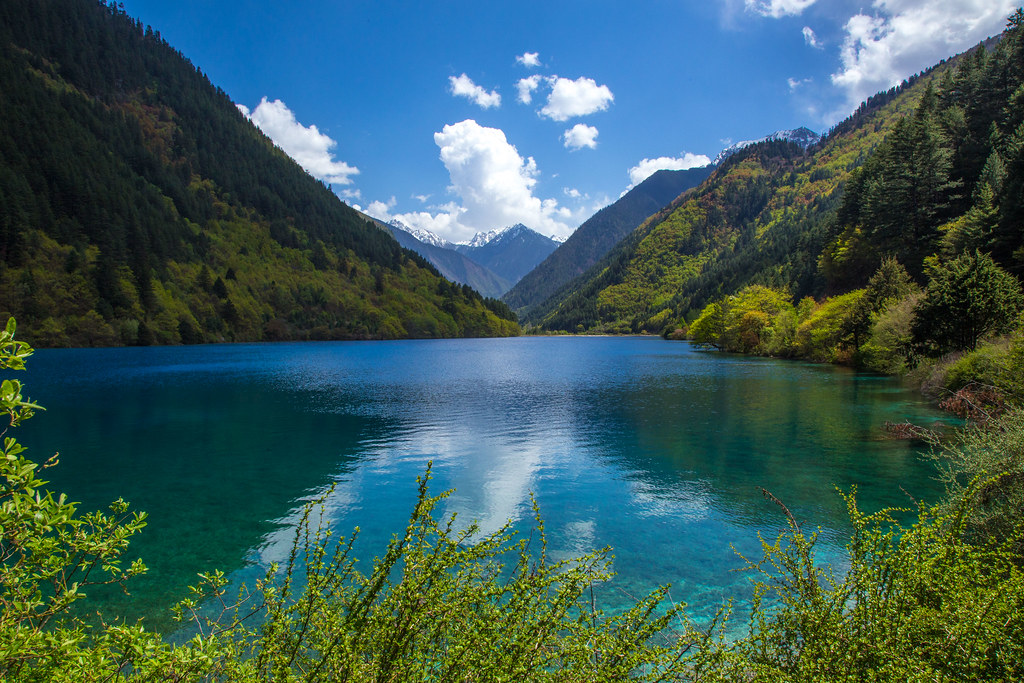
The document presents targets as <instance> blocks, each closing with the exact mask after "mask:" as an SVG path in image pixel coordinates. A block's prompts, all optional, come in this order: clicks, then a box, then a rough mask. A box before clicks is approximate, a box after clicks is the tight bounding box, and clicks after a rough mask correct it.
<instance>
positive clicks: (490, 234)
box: [456, 228, 512, 247]
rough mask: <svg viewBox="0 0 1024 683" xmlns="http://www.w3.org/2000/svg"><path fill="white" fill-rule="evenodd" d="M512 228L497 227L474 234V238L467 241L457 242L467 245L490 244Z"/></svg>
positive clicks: (479, 245) (480, 245)
mask: <svg viewBox="0 0 1024 683" xmlns="http://www.w3.org/2000/svg"><path fill="white" fill-rule="evenodd" d="M511 229H512V228H495V229H494V230H488V231H487V232H478V233H477V234H475V235H473V239H471V240H469V241H467V242H457V243H456V244H458V245H460V246H466V247H482V246H484V245H486V244H490V243H491V242H493V241H494V240H496V239H497V238H498V237H499V236H501V235H502V234H504V233H506V232H508V231H509V230H511Z"/></svg>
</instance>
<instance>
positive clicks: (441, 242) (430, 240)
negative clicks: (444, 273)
mask: <svg viewBox="0 0 1024 683" xmlns="http://www.w3.org/2000/svg"><path fill="white" fill-rule="evenodd" d="M388 225H390V226H391V227H392V228H398V229H399V230H404V231H405V232H407V233H409V234H410V235H412V236H413V237H415V238H416V239H418V240H419V241H420V242H423V243H424V244H432V245H433V246H435V247H441V248H442V249H448V248H450V247H451V242H449V241H448V240H446V239H444V238H443V237H440V236H438V235H435V234H434V233H432V232H430V231H429V230H421V229H419V228H411V227H409V226H408V225H406V224H405V223H403V222H402V221H400V220H398V219H397V218H396V219H394V220H392V221H389V222H388Z"/></svg>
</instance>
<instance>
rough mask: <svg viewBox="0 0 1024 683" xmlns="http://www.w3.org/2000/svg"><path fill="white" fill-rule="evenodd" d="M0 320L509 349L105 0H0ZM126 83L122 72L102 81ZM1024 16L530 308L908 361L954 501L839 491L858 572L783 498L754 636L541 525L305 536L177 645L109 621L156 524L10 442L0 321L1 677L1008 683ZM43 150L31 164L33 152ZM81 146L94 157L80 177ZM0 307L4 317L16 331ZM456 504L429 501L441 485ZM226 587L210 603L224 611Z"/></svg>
mask: <svg viewBox="0 0 1024 683" xmlns="http://www.w3.org/2000/svg"><path fill="white" fill-rule="evenodd" d="M0 58H2V59H0V101H2V102H3V109H4V111H5V116H4V117H2V120H0V192H2V193H3V196H0V291H2V292H3V298H2V300H0V308H2V309H3V311H4V312H5V313H11V314H15V315H16V316H17V317H18V318H19V319H20V320H22V323H23V327H22V334H23V335H24V333H25V332H27V333H28V336H29V338H31V339H33V340H35V341H36V343H39V344H41V345H46V346H61V345H117V344H151V343H156V344H160V343H164V344H171V343H191V342H205V341H221V340H224V341H231V340H236V341H240V340H283V339H342V338H346V339H348V338H394V337H409V336H414V337H441V336H466V335H479V336H486V335H498V334H503V335H504V334H515V333H517V332H518V329H519V328H518V325H517V323H516V320H515V316H514V314H513V313H512V312H511V310H510V309H509V308H508V306H507V305H505V304H504V303H502V302H499V301H495V300H491V299H486V298H483V297H481V296H479V294H477V293H476V292H474V291H473V290H472V289H470V288H468V287H460V286H455V285H452V284H451V283H449V282H447V281H446V280H444V279H443V278H441V277H440V276H439V275H438V274H437V272H436V271H435V270H434V269H433V268H431V267H430V266H429V265H428V264H426V263H425V262H424V261H423V260H422V259H420V258H419V257H418V256H416V255H415V254H412V253H411V252H407V251H404V250H402V249H401V248H399V247H398V246H397V244H395V243H394V241H393V240H392V239H391V238H390V237H389V236H387V235H386V234H385V233H383V232H382V231H380V230H378V229H377V228H375V227H374V226H373V225H371V224H368V223H367V222H366V221H364V220H363V219H362V218H361V217H360V216H359V215H358V214H356V213H354V212H352V211H350V210H348V209H347V207H344V205H343V204H341V203H340V202H338V201H337V200H336V198H335V197H334V196H333V195H332V193H331V192H330V189H329V188H328V187H325V186H323V185H322V184H319V183H317V182H316V181H314V180H312V179H311V178H309V177H308V176H307V175H305V174H304V173H303V172H302V171H301V169H299V168H298V167H297V166H296V165H295V164H294V163H292V162H291V161H290V160H289V159H287V158H286V157H285V155H283V153H281V152H280V151H279V150H276V149H275V148H274V147H273V146H272V144H271V143H270V142H269V140H267V139H266V138H265V137H263V136H261V135H260V134H259V133H258V132H257V131H256V130H255V129H254V128H253V127H252V126H248V125H247V124H246V123H245V122H244V120H243V119H242V117H241V115H240V114H239V112H238V111H237V109H235V108H234V106H233V105H232V104H231V103H230V101H229V100H228V98H227V97H226V95H225V94H224V93H223V92H221V91H219V90H218V89H216V88H215V87H214V86H212V85H211V84H210V83H209V81H208V80H207V79H206V78H205V76H203V75H202V74H201V73H200V72H198V70H196V69H195V68H194V67H192V65H191V64H189V63H188V62H187V60H185V59H184V58H183V57H182V56H181V55H180V54H178V53H176V52H175V51H174V50H173V49H172V48H170V46H168V45H167V44H166V43H165V42H164V41H162V39H161V38H160V36H159V34H158V33H156V32H154V31H152V29H150V28H148V27H146V28H144V27H142V26H141V25H140V24H138V23H137V22H134V21H133V20H131V19H130V18H128V17H127V16H125V15H124V13H123V11H122V10H119V9H118V8H117V7H116V6H115V5H113V4H111V5H105V4H102V3H89V2H75V1H73V0H32V1H31V2H29V1H27V0H19V1H13V2H8V3H4V4H3V6H2V7H0ZM111 74H116V78H113V79H111V78H110V75H111ZM1022 105H1024V12H1022V11H1020V10H1018V11H1017V12H1016V13H1015V14H1014V15H1013V16H1012V17H1011V18H1010V22H1009V25H1008V28H1007V31H1006V33H1005V34H1003V36H1001V38H1000V39H999V40H996V41H993V42H991V43H989V44H985V45H981V46H979V47H978V48H977V49H975V50H973V51H971V52H970V53H967V54H965V55H961V56H959V57H957V58H955V59H952V60H950V61H948V62H946V63H944V64H941V65H939V66H937V67H935V68H934V69H931V70H929V71H927V72H925V73H923V74H920V75H919V76H917V77H915V78H913V79H910V80H908V82H906V83H905V84H904V85H903V86H901V87H899V88H895V89H893V90H892V91H890V92H888V93H882V94H880V95H878V96H876V97H874V98H872V99H871V100H869V101H868V102H867V103H865V105H864V106H863V107H862V108H861V109H860V110H858V111H857V112H856V113H855V114H854V115H853V116H852V117H851V118H850V119H849V120H847V121H845V122H843V123H841V124H839V125H838V126H837V127H836V128H835V129H834V130H833V131H831V133H830V134H829V135H828V136H826V138H825V140H824V141H823V142H822V143H820V145H818V146H817V147H815V148H813V149H812V150H810V151H809V152H805V151H804V150H802V149H800V148H798V147H796V146H794V145H791V144H788V143H785V142H779V141H773V142H768V143H763V144H759V145H754V146H752V147H751V148H749V149H747V150H744V151H743V152H741V153H738V154H736V155H734V156H733V157H731V158H730V159H728V160H727V161H726V162H724V163H723V164H722V165H721V166H720V167H719V168H717V169H716V170H715V171H714V173H713V174H712V176H711V177H710V178H709V179H708V180H707V181H706V182H705V183H703V184H702V185H701V186H700V187H697V188H694V189H692V190H688V191H687V192H685V193H684V194H683V195H681V196H680V197H678V198H677V199H675V200H674V201H673V202H672V203H671V204H669V205H668V206H667V207H665V208H664V209H662V210H661V211H659V212H658V213H656V214H655V215H654V216H652V217H651V218H649V219H648V220H647V221H645V222H644V223H643V224H641V225H640V226H639V227H638V228H637V229H636V230H635V231H633V232H632V233H630V234H629V235H628V236H626V238H625V239H624V240H623V241H622V242H620V243H619V246H618V247H616V248H615V249H613V250H612V251H611V252H610V253H609V254H608V255H607V256H605V257H604V258H603V259H602V260H600V261H599V262H597V263H596V264H595V265H594V266H593V267H592V268H591V269H590V270H588V271H587V272H586V273H583V274H582V275H581V276H579V278H577V279H576V280H574V281H572V282H571V283H570V284H569V285H565V286H563V287H561V288H560V289H559V290H558V293H557V294H556V296H558V297H560V298H558V299H557V300H549V301H547V302H545V303H543V304H542V305H538V306H537V307H536V308H534V309H533V311H534V313H532V315H535V316H536V317H535V318H533V319H531V320H530V321H529V322H530V324H531V325H535V326H537V327H538V328H539V329H544V330H552V331H554V330H564V331H570V332H575V331H581V332H582V331H595V332H655V333H664V334H666V335H667V336H678V337H686V336H688V337H690V338H692V339H694V340H695V341H696V342H698V343H701V344H705V345H709V346H714V347H717V348H720V349H723V350H728V351H738V352H743V353H755V354H765V355H777V356H786V357H798V358H809V359H813V360H819V361H827V362H844V363H850V364H854V365H857V366H860V367H863V368H867V369H871V370H876V371H880V372H886V373H903V372H916V373H917V374H918V376H919V377H920V381H921V382H922V384H923V385H924V386H925V388H926V389H927V388H931V389H933V390H935V391H936V393H939V392H940V391H944V392H945V394H944V395H945V400H946V405H947V406H948V407H949V408H951V409H954V410H957V411H959V412H960V413H961V414H962V415H963V416H964V417H965V418H968V420H969V422H968V424H967V426H966V427H965V428H963V430H961V431H960V432H958V433H957V434H956V435H955V436H954V437H952V438H950V439H947V440H945V441H944V442H941V443H938V442H936V445H935V457H936V460H937V463H938V466H939V471H940V473H941V475H942V476H943V478H944V480H945V481H946V483H947V488H948V491H947V496H946V498H945V500H943V501H940V502H938V503H937V504H934V505H933V504H924V503H922V504H921V505H920V506H919V507H918V509H917V510H916V512H917V520H916V522H914V523H913V524H910V525H908V526H903V525H901V524H900V523H899V522H897V520H896V517H897V516H896V515H895V514H894V511H891V510H882V511H877V512H871V513H865V512H863V511H861V510H860V509H859V507H858V505H857V498H856V492H855V491H845V492H841V493H839V494H837V495H843V496H844V497H845V500H846V503H847V508H848V512H849V517H850V522H851V525H852V529H853V531H852V533H851V535H850V537H849V539H848V544H847V548H848V551H849V558H850V566H849V567H848V568H847V569H846V570H844V571H842V572H836V571H833V570H832V569H830V568H827V567H822V566H820V565H819V564H818V563H816V561H815V542H816V536H815V534H814V532H813V531H810V530H808V529H804V528H803V527H801V526H800V524H799V523H798V522H797V520H796V519H795V518H793V516H792V515H790V514H789V512H788V510H787V509H786V507H785V505H784V501H778V500H776V499H775V498H774V497H773V496H772V495H771V494H770V492H765V496H766V497H767V498H768V499H769V500H770V501H771V502H772V503H774V504H777V505H778V508H779V515H780V518H782V519H785V520H786V521H787V522H788V528H787V530H786V531H785V532H784V533H782V534H781V535H780V536H779V537H778V538H776V539H766V540H765V541H764V543H763V546H762V555H761V556H760V557H753V558H749V569H750V570H751V571H752V572H755V574H756V575H757V576H759V577H760V580H759V583H758V589H757V591H756V594H755V598H754V601H753V604H752V605H751V606H750V610H749V611H750V613H751V618H750V621H749V625H748V630H747V633H746V635H745V636H743V637H740V638H735V639H733V638H727V637H726V635H725V633H726V630H725V625H726V624H727V623H728V620H729V618H730V609H729V606H728V605H724V606H723V609H722V612H721V613H720V614H719V616H718V618H717V619H716V620H715V621H714V622H713V623H712V624H711V625H710V626H705V627H700V628H698V627H697V626H696V625H695V624H694V623H692V622H691V621H689V620H688V619H687V617H686V609H685V605H676V604H671V603H669V602H668V601H666V597H667V589H662V590H659V591H655V592H654V593H652V594H651V595H649V596H646V597H644V598H641V599H639V600H637V601H636V604H635V605H633V607H632V608H631V609H629V610H627V611H626V612H625V613H623V614H619V615H614V616H612V615H606V614H603V613H602V612H601V611H600V610H599V609H597V607H596V606H595V605H594V604H593V602H592V600H591V593H590V587H591V586H592V585H593V584H594V583H595V582H599V581H601V580H603V578H605V577H606V576H607V574H608V572H609V571H610V563H609V559H610V555H609V551H597V552H595V553H591V554H587V555H584V556H581V557H578V558H574V559H572V560H563V561H553V560H551V559H550V558H549V557H548V556H547V554H546V552H545V550H546V548H545V541H544V527H543V521H542V517H541V515H540V513H539V512H538V513H537V516H536V533H535V534H534V536H533V539H532V540H530V541H527V540H525V539H522V538H520V537H517V536H516V535H515V534H514V533H513V532H512V531H511V529H510V528H509V527H505V528H503V529H501V530H499V531H497V532H495V533H493V534H488V535H485V536H483V537H480V536H479V535H478V534H476V533H475V529H474V528H472V527H471V528H470V529H468V530H463V529H455V528H453V527H452V526H451V525H450V524H446V523H444V522H442V521H440V520H439V519H437V517H436V516H435V508H436V506H437V503H438V501H439V500H440V498H439V497H438V496H437V495H434V494H432V493H431V492H430V489H429V472H428V473H426V474H425V475H424V476H423V478H422V480H421V486H420V493H419V498H418V502H417V503H416V505H415V507H414V509H413V510H412V513H411V516H410V521H409V524H408V527H407V528H406V529H405V530H404V532H402V533H400V534H399V535H397V536H396V537H395V538H394V540H393V542H392V543H391V544H390V545H389V546H388V548H387V551H386V552H385V553H384V555H383V556H382V557H381V558H379V559H378V560H376V561H374V562H373V563H372V564H371V565H370V566H367V567H365V568H363V567H361V566H357V564H356V563H355V561H354V559H353V553H352V549H353V548H354V547H355V544H356V543H357V542H358V540H357V539H356V538H355V537H345V538H339V537H337V536H336V535H334V533H333V532H332V530H330V529H329V528H327V527H325V526H323V525H321V524H319V523H318V521H317V520H318V519H320V516H319V515H318V513H317V503H316V502H314V503H313V504H311V505H310V507H309V508H308V509H307V511H306V515H305V516H304V517H303V519H302V522H301V523H300V524H299V525H298V526H297V528H296V530H295V538H294V544H293V547H292V552H291V555H290V556H289V558H288V560H287V562H285V563H284V564H283V565H282V566H279V567H274V568H272V570H271V571H270V573H269V574H268V575H267V576H266V577H265V578H264V579H263V580H261V581H260V582H257V583H256V584H255V585H252V586H249V587H248V588H247V589H243V591H242V592H241V593H240V594H237V595H228V594H226V588H225V587H226V585H227V584H226V581H225V577H224V575H223V574H221V573H219V572H216V571H214V572H211V573H209V574H206V575H203V576H202V577H201V580H200V583H199V584H198V585H197V586H195V587H194V588H193V589H192V593H191V594H190V596H189V597H187V598H185V599H183V600H182V601H181V602H180V603H179V604H178V605H176V606H175V607H174V611H175V615H176V618H177V619H178V620H179V622H180V623H181V625H182V628H183V629H185V630H186V632H187V633H189V634H191V635H190V637H188V639H187V640H185V641H184V642H181V643H176V644H172V643H171V642H169V641H168V640H167V639H165V638H164V634H160V633H154V632H152V631H150V630H148V629H147V627H146V624H145V623H142V622H136V623H126V622H124V621H123V620H121V619H119V618H118V615H116V614H107V615H103V619H102V620H101V621H100V622H99V623H96V622H94V621H85V620H82V619H81V618H79V617H78V616H77V615H78V614H80V613H81V611H80V608H81V606H82V604H84V603H87V601H88V595H89V592H90V587H91V586H95V585H97V584H115V585H116V584H121V585H130V583H131V581H132V579H133V578H134V577H137V576H138V575H140V574H142V573H143V572H145V571H146V567H145V565H144V563H143V562H142V561H134V562H131V563H126V562H125V561H124V559H123V558H124V556H125V551H126V549H127V548H128V546H129V544H130V542H131V539H132V537H133V536H134V535H135V534H137V533H138V532H139V531H140V530H141V529H142V528H143V527H144V526H145V524H146V516H145V514H144V513H141V512H135V511H132V510H131V509H130V507H129V505H128V504H127V503H126V502H124V501H121V500H118V501H115V502H114V503H113V504H112V505H111V506H110V508H109V510H108V511H106V512H85V513H83V512H81V511H80V510H78V509H77V506H76V505H75V504H73V503H71V502H70V501H69V500H68V499H67V498H66V496H64V495H62V494H60V493H58V492H51V491H49V490H47V488H46V481H45V472H46V470H47V468H49V467H54V466H58V463H57V460H56V457H54V458H51V459H49V460H45V461H42V462H40V461H37V460H34V459H32V458H30V457H29V455H28V451H26V449H25V447H23V446H22V445H21V444H20V443H19V442H18V440H17V439H16V438H15V437H14V436H13V433H12V430H13V429H15V428H17V427H18V425H19V424H20V423H22V422H23V421H25V420H27V419H29V418H32V417H33V414H34V413H35V412H36V411H38V410H40V408H41V407H40V406H38V405H36V404H34V403H33V402H32V401H31V400H30V399H29V398H27V396H26V395H25V388H24V387H23V386H22V384H21V382H20V381H19V380H18V379H17V377H16V373H17V372H18V371H20V370H23V369H24V367H25V362H26V359H28V358H29V356H30V355H31V353H32V348H31V347H30V346H29V344H27V343H26V342H24V341H20V340H18V339H16V338H15V331H16V328H15V323H14V318H11V319H10V320H8V322H7V324H6V326H5V328H4V329H3V330H2V331H0V371H2V372H3V377H2V385H0V408H2V411H3V414H4V415H5V416H6V424H5V425H3V433H2V438H3V458H2V459H0V470H2V473H3V481H4V484H3V487H2V489H0V528H2V530H3V536H2V539H0V677H2V678H4V679H5V680H11V681H61V680H67V681H90V680H96V681H99V680H140V681H142V680H154V681H156V680H172V681H180V680H231V681H247V680H253V681H256V680H274V681H291V680H354V681H362V680H375V681H407V680H428V679H429V680H453V681H454V680H508V679H512V678H519V679H524V680H567V681H600V680H622V679H625V678H631V679H637V680H694V681H731V680H738V681H739V680H742V681H747V680H752V679H754V680H761V679H764V680H795V681H817V680H858V681H860V680H900V681H904V680H908V681H935V680H939V681H961V680H978V681H982V680H1018V679H1020V678H1021V677H1024V670H1022V668H1024V664H1022V662H1024V609H1022V608H1024V604H1022V603H1024V523H1022V517H1021V510H1024V477H1022V476H1021V471H1022V469H1024V427H1022V425H1024V414H1022V410H1024V409H1022V408H1021V401H1022V400H1024V332H1022V331H1021V327H1020V325H1021V312H1022V310H1024V294H1022V291H1021V286H1020V283H1019V281H1018V279H1017V274H1018V273H1020V272H1021V268H1022V265H1024V233H1022V231H1021V221H1022V219H1024V216H1022V211H1024V205H1022V201H1024V189H1022V188H1024V106H1022ZM26 150H30V151H26ZM76 159H89V160H90V161H91V162H92V163H90V164H74V163H73V162H74V160H76ZM5 317H6V316H5ZM441 495H443V494H441ZM210 605H221V606H223V610H220V611H218V612H217V613H215V614H214V613H211V612H210V611H209V607H210Z"/></svg>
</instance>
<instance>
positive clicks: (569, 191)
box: [562, 187, 583, 199]
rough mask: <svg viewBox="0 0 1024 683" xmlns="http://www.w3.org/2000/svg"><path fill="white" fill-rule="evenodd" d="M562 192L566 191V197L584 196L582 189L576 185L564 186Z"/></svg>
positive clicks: (577, 197) (576, 197)
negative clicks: (581, 192) (578, 188)
mask: <svg viewBox="0 0 1024 683" xmlns="http://www.w3.org/2000/svg"><path fill="white" fill-rule="evenodd" d="M562 192H564V193H565V196H566V197H570V198H572V199H579V198H580V197H583V195H582V194H580V191H579V190H577V189H576V188H575V187H563V188H562Z"/></svg>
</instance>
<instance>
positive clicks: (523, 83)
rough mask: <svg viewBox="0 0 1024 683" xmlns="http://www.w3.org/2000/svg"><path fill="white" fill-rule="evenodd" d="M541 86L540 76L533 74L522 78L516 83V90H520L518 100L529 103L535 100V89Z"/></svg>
mask: <svg viewBox="0 0 1024 683" xmlns="http://www.w3.org/2000/svg"><path fill="white" fill-rule="evenodd" d="M538 86H540V76H537V75H533V76H530V77H529V78H520V79H519V81H518V82H517V83H516V90H518V91H519V95H518V96H517V97H516V99H517V100H519V101H520V102H522V103H523V104H529V103H530V102H532V101H533V91H534V90H536V89H537V88H538Z"/></svg>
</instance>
